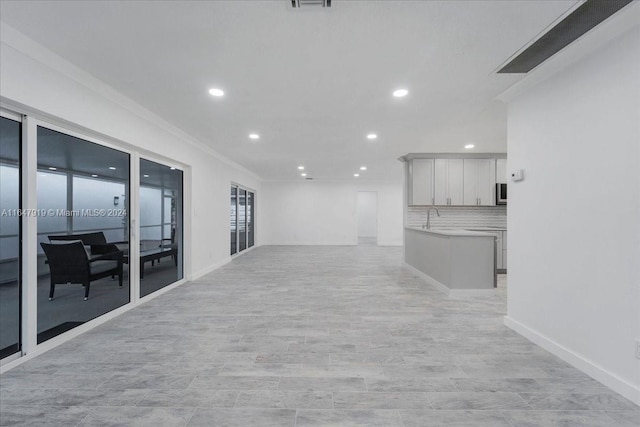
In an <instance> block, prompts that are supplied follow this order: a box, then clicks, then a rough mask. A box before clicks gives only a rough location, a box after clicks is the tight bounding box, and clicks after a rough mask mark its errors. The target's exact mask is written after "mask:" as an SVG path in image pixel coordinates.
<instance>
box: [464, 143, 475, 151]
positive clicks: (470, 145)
mask: <svg viewBox="0 0 640 427" xmlns="http://www.w3.org/2000/svg"><path fill="white" fill-rule="evenodd" d="M473 147H475V145H473V144H467V145H465V146H464V148H466V149H467V150H469V149H471V148H473Z"/></svg>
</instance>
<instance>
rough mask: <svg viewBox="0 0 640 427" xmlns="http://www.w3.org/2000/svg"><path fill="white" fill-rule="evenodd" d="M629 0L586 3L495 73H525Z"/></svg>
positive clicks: (604, 0) (593, 0) (602, 0)
mask: <svg viewBox="0 0 640 427" xmlns="http://www.w3.org/2000/svg"><path fill="white" fill-rule="evenodd" d="M631 1H632V0H587V1H585V2H584V3H583V4H581V5H580V6H579V7H578V8H577V9H576V10H574V11H573V12H571V13H570V14H569V15H568V16H567V17H566V18H564V19H563V20H562V21H560V22H558V24H556V25H555V26H554V27H553V28H551V29H550V30H549V31H547V32H546V33H545V34H543V35H542V37H540V38H539V39H538V40H536V41H535V42H533V44H531V45H530V46H529V47H527V48H526V49H525V50H523V51H522V52H520V53H519V54H518V55H517V56H516V57H515V58H513V59H512V60H511V61H509V63H508V64H507V65H505V66H504V67H502V68H501V69H500V70H498V73H528V72H529V71H531V70H533V69H534V68H535V67H537V66H538V65H540V64H542V63H543V62H544V61H546V60H547V59H549V58H551V57H552V56H553V55H555V54H556V53H558V52H560V51H561V50H562V49H564V48H565V47H566V46H568V45H569V44H570V43H572V42H573V41H575V40H576V39H578V38H579V37H580V36H582V35H583V34H585V33H586V32H587V31H589V30H590V29H592V28H593V27H595V26H596V25H598V24H599V23H601V22H602V21H604V20H605V19H607V18H608V17H610V16H611V15H613V14H614V13H616V12H617V11H619V10H620V9H622V8H623V7H624V6H626V5H627V4H629V3H631Z"/></svg>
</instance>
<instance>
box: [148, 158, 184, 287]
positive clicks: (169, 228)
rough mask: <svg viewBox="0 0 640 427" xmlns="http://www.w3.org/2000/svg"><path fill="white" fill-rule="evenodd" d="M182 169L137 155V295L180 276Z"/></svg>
mask: <svg viewBox="0 0 640 427" xmlns="http://www.w3.org/2000/svg"><path fill="white" fill-rule="evenodd" d="M182 185H183V173H182V171H181V170H178V169H175V168H171V167H169V166H166V165H162V164H160V163H156V162H152V161H150V160H145V159H140V262H139V265H140V296H142V297H144V296H146V295H149V294H150V293H152V292H155V291H157V290H159V289H162V288H164V287H165V286H167V285H170V284H171V283H175V282H177V281H178V280H180V279H182V278H183V277H184V276H183V255H182V254H183V240H182V235H183V234H182V233H183V222H182V217H183V212H182V194H183V193H182V191H183V189H182Z"/></svg>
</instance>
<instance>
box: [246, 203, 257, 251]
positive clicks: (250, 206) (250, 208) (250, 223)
mask: <svg viewBox="0 0 640 427" xmlns="http://www.w3.org/2000/svg"><path fill="white" fill-rule="evenodd" d="M255 204H256V196H255V194H253V193H252V192H250V191H249V192H247V244H248V247H249V248H250V247H253V245H254V243H255V237H254V220H253V218H254V211H255Z"/></svg>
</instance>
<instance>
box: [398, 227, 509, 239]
mask: <svg viewBox="0 0 640 427" xmlns="http://www.w3.org/2000/svg"><path fill="white" fill-rule="evenodd" d="M405 228H406V229H407V230H413V231H419V232H421V233H429V234H438V235H441V236H465V237H487V236H491V234H489V233H484V232H483V231H479V230H478V229H473V230H461V229H457V228H456V229H453V228H451V229H449V228H440V229H437V228H436V229H433V228H432V229H429V230H427V229H425V228H415V227H405ZM490 230H493V231H500V230H498V229H489V228H487V231H490Z"/></svg>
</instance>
